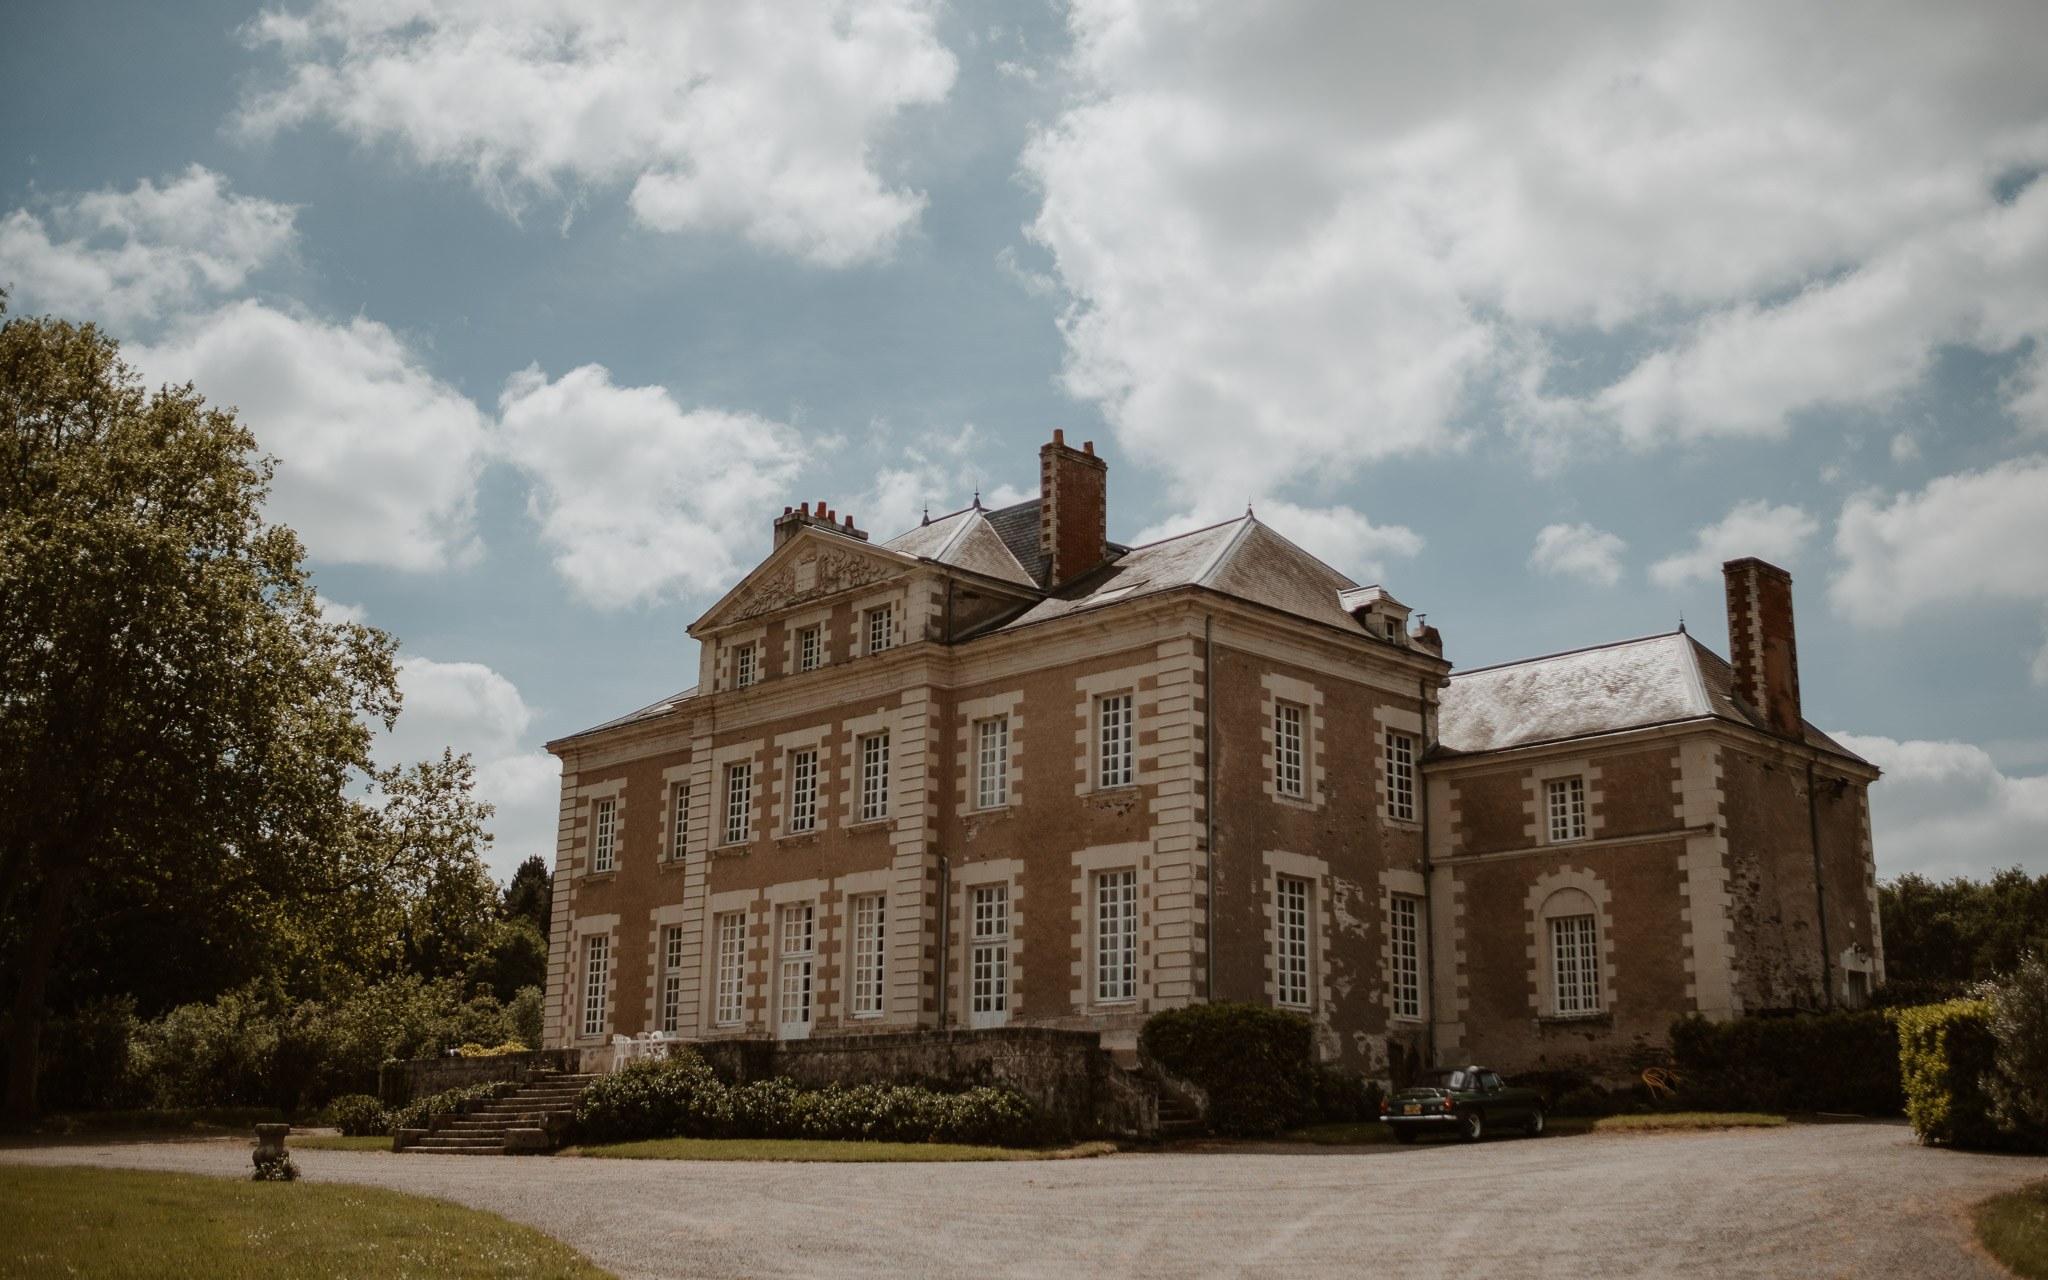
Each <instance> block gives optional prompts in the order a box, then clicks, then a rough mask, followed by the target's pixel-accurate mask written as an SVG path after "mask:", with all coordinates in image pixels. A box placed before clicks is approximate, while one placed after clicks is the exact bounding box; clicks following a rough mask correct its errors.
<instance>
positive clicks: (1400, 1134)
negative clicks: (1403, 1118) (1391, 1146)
mask: <svg viewBox="0 0 2048 1280" xmlns="http://www.w3.org/2000/svg"><path fill="white" fill-rule="evenodd" d="M1394 1141H1396V1142H1398V1143H1401V1144H1402V1145H1404V1146H1405V1145H1407V1144H1408V1143H1410V1142H1413V1141H1415V1130H1413V1129H1396V1130H1394Z"/></svg>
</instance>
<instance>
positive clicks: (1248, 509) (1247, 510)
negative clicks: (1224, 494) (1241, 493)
mask: <svg viewBox="0 0 2048 1280" xmlns="http://www.w3.org/2000/svg"><path fill="white" fill-rule="evenodd" d="M1244 514H1245V516H1246V518H1247V519H1251V518H1253V517H1252V500H1251V499H1250V498H1246V499H1245V500H1244Z"/></svg>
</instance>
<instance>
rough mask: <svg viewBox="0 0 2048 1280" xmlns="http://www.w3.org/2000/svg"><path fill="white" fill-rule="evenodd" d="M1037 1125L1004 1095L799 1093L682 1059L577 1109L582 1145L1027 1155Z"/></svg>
mask: <svg viewBox="0 0 2048 1280" xmlns="http://www.w3.org/2000/svg"><path fill="white" fill-rule="evenodd" d="M1038 1129H1039V1125H1038V1117H1037V1115H1036V1113H1035V1112H1034V1111H1033V1110H1032V1107H1031V1104H1030V1102H1029V1101H1027V1100H1026V1099H1025V1098H1024V1097H1023V1096H1022V1095H1020V1094H1018V1093H1015V1092H1013V1091H1011V1090H1009V1089H990V1088H975V1089H969V1090H967V1091H965V1092H963V1093H939V1092H937V1091H935V1090H932V1089H927V1088H923V1087H921V1086H918V1085H901V1084H863V1085H855V1086H853V1087H851V1088H843V1087H841V1086H839V1085H827V1086H826V1087H824V1088H823V1089H804V1088H801V1087H799V1086H798V1085H797V1084H796V1083H795V1082H794V1081H791V1080H788V1079H785V1078H782V1077H777V1078H775V1079H771V1080H756V1081H754V1082H752V1083H750V1084H744V1085H727V1084H725V1083H723V1082H722V1081H720V1080H719V1079H718V1077H717V1075H716V1074H714V1073H713V1072H712V1070H711V1068H710V1067H709V1066H708V1065H706V1064H705V1062H704V1060H703V1059H702V1058H701V1057H699V1056H698V1055H697V1054H696V1053H694V1052H691V1051H690V1050H687V1049H685V1050H682V1051H679V1052H677V1053H675V1054H674V1055H673V1056H672V1057H670V1058H668V1059H666V1060H662V1059H653V1060H643V1061H639V1062H632V1063H628V1064H627V1065H626V1066H624V1067H621V1068H620V1069H619V1070H617V1071H614V1072H612V1073H611V1074H609V1075H606V1076H602V1077H600V1078H599V1079H597V1080H594V1081H592V1082H591V1083H590V1085H589V1087H587V1088H585V1089H584V1091H583V1093H582V1095H581V1096H580V1097H579V1098H578V1099H577V1102H576V1131H577V1138H578V1140H579V1141H582V1142H591V1143H597V1142H633V1141H638V1140H640V1139H643V1138H814V1139H823V1140H828V1141H850V1142H959V1143H969V1144H974V1145H981V1146H1024V1145H1027V1144H1029V1143H1030V1142H1032V1141H1033V1140H1034V1139H1035V1138H1036V1137H1037V1136H1038Z"/></svg>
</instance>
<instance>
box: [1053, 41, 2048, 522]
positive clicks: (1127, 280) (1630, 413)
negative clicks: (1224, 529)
mask: <svg viewBox="0 0 2048 1280" xmlns="http://www.w3.org/2000/svg"><path fill="white" fill-rule="evenodd" d="M1069 14H1070V18H1069V22H1070V26H1071V28H1072V31H1073V35H1074V40H1075V52H1074V55H1073V59H1072V66H1071V68H1070V70H1071V72H1072V74H1073V75H1074V76H1075V77H1076V79H1077V82H1078V84H1079V85H1080V91H1079V92H1077V94H1076V95H1075V97H1074V99H1073V101H1072V104H1071V105H1070V106H1069V107H1068V109H1067V110H1066V111H1065V113H1064V114H1063V115H1061V116H1060V117H1059V118H1058V119H1056V120H1055V121H1053V122H1051V123H1050V124H1048V125H1047V126H1045V127H1044V128H1043V129H1042V130H1041V131H1040V132H1039V133H1038V134H1037V135H1036V137H1035V138H1034V139H1033V141H1032V142H1031V144H1030V146H1029V147H1028V148H1027V150H1026V153H1025V156H1024V161H1023V167H1024V170H1025V172H1026V174H1027V175H1028V176H1029V177H1030V178H1032V179H1033V180H1034V181H1035V182H1036V183H1037V184H1038V186H1039V187H1040V189H1041V191H1042V193H1043V203H1042V206H1041V210H1040V213H1039V215H1038V217H1037V219H1036V221H1035V222H1034V223H1033V224H1032V227H1031V229H1030V230H1031V235H1032V236H1033V238H1034V239H1035V240H1036V241H1037V242H1038V243H1040V244H1041V245H1043V246H1044V247H1045V248H1046V249H1047V250H1048V251H1049V252H1050V253H1051V254H1052V256H1053V258H1054V261H1055V264H1056V269H1057V273H1058V276H1059V279H1060V281H1061V283H1062V285H1063V286H1064V287H1065V288H1066V289H1067V290H1068V291H1069V292H1070V293H1071V294H1072V295H1073V297H1074V298H1075V299H1076V301H1075V304H1074V306H1073V307H1072V309H1071V310H1070V311H1069V312H1068V313H1067V315H1066V317H1065V320H1064V332H1065V335H1066V339H1067V344H1068V366H1067V372H1066V378H1067V385H1068V386H1069V388H1070V389H1071V390H1072V391H1073V392H1074V393H1076V394H1078V395H1082V396H1086V397H1090V398H1093V399H1097V400H1099V401H1100V402H1101V403H1102V404H1103V406H1104V409H1105V411H1106V412H1107V414H1108V415H1109V417H1110V420H1111V422H1112V423H1113V424H1114V425H1115V426H1116V428H1117V430H1118V431H1119V433H1120V436H1121V439H1122V442H1123V445H1124V447H1125V448H1126V450H1127V451H1128V452H1130V453H1131V454H1133V455H1134V456H1135V457H1137V458H1138V459H1139V460H1141V461H1145V462H1149V463H1153V464H1155V465H1158V466H1161V467H1163V468H1164V469H1165V470H1166V471H1167V473H1168V474H1169V476H1171V477H1172V478H1173V480H1174V481H1175V482H1176V484H1177V486H1178V488H1179V489H1180V490H1181V491H1182V492H1183V493H1184V494H1185V495H1188V496H1190V497H1196V496H1199V497H1201V498H1203V499H1209V498H1221V497H1224V496H1227V495H1220V494H1217V493H1216V492H1215V491H1216V490H1217V489H1219V488H1220V487H1222V486H1224V485H1228V486H1229V487H1231V488H1234V489H1236V490H1238V491H1239V492H1240V493H1242V492H1243V491H1244V490H1245V489H1246V488H1250V489H1252V490H1253V491H1255V492H1265V491H1271V490H1272V489H1273V488H1275V487H1276V486H1279V485H1283V484H1286V483H1301V482H1303V481H1305V480H1307V479H1310V478H1314V479H1322V478H1325V477H1328V476H1333V475H1334V476H1338V477H1341V475H1342V474H1343V473H1345V472H1346V471H1348V470H1350V469H1353V468H1355V467H1356V466H1358V465H1359V464H1360V463H1362V462H1365V461H1368V460H1371V459H1374V458H1378V457H1382V456H1386V455H1389V454H1397V453H1414V452H1421V451H1428V450H1432V449H1441V448H1446V447H1454V446H1455V445H1456V444H1457V441H1458V437H1457V435H1456V432H1457V429H1458V426H1459V424H1460V423H1461V422H1462V421H1465V420H1466V419H1465V418H1464V417H1463V416H1462V415H1465V414H1466V412H1467V411H1468V410H1470V409H1473V408H1475V407H1476V408H1486V409H1491V408H1492V407H1494V406H1495V405H1496V404H1498V405H1499V406H1500V407H1502V408H1503V409H1504V410H1505V412H1506V413H1507V414H1508V416H1509V418H1510V420H1511V421H1512V422H1513V424H1514V425H1515V429H1517V430H1518V431H1521V432H1524V433H1525V434H1527V435H1528V436H1529V438H1530V439H1531V440H1532V442H1533V441H1534V440H1536V439H1537V438H1538V437H1543V438H1547V439H1550V440H1554V441H1559V442H1562V443H1561V444H1560V445H1558V446H1557V447H1561V448H1565V449H1569V448H1570V447H1572V442H1574V441H1577V440H1580V439H1581V438H1582V437H1583V434H1584V433H1585V432H1588V431H1591V432H1594V433H1597V434H1599V435H1601V436H1603V437H1612V436H1617V435H1618V436H1621V437H1623V438H1626V439H1629V440H1631V441H1633V442H1634V443H1637V444H1642V445H1648V444H1651V443H1654V442H1656V441H1660V440H1665V439H1669V438H1673V437H1684V436H1696V435H1700V434H1718V433H1758V432H1772V433H1775V432H1782V431H1784V430H1785V429H1786V428H1787V419H1788V415H1792V414H1794V413H1796V412H1797V411H1798V410H1799V409H1801V408H1802V407H1805V406H1808V405H1812V404H1818V403H1825V402H1839V403H1859V404H1871V403H1882V402H1883V401H1884V400H1886V399H1887V398H1888V397H1891V396H1894V395H1896V394H1898V393H1899V392H1900V391H1901V390H1903V389H1906V388H1908V387H1910V386H1913V385H1915V384H1916V383H1917V381H1918V380H1919V379H1920V378H1921V377H1922V375H1923V373H1924V371H1925V369H1926V367H1927V365H1928V362H1929V359H1930V355H1931V353H1932V352H1933V351H1935V350H1936V349H1937V348H1938V347H1939V346H1940V345H1941V344H1944V343H1965V344H1972V345H1976V346H1979V347H1982V348H1984V349H1987V350H1997V351H2007V350H2015V349H2018V347H2019V344H2021V343H2023V342H2025V341H2026V340H2028V339H2029V338H2033V339H2037V340H2041V339H2048V181H2036V182H2034V183H2033V184H2032V185H2031V186H2029V187H2027V188H2025V189H2024V190H2023V191H2021V192H2020V193H2019V194H2018V195H2017V196H2016V197H2013V198H2010V199H2009V200H2008V201H2007V202H2005V203H2000V202H1999V200H1998V198H1997V197H1996V195H1995V194H1994V187H1995V186H1996V180H1997V179H1999V178H2000V177H2001V176H2003V175H2006V174H2009V173H2011V172H2014V171H2023V170H2027V169H2034V168H2040V167H2042V166H2043V165H2044V164H2048V78H2043V77H2042V76H2040V75H2039V74H2038V67H2037V66H2036V65H2035V64H2036V63H2037V61H2038V58H2037V55H2036V53H2035V51H2036V50H2037V49H2039V48H2040V47H2041V46H2042V44H2043V43H2044V41H2048V10H2040V9H2025V8H2014V7H2011V6H2003V5H1994V4H1990V3H1982V4H1967V3H1966V4H1959V5H1950V6H1942V7H1940V8H1939V9H1930V8H1927V7H1925V6H1914V5H1906V4H1894V5H1887V6H1880V7H1878V8H1875V9H1870V10H1867V11H1865V12H1864V13H1862V14H1860V15H1859V21H1858V22H1857V23H1855V24H1853V26H1846V27H1845V26H1844V24H1842V23H1841V22H1840V21H1839V20H1838V19H1837V18H1836V17H1835V16H1834V15H1831V14H1829V13H1826V12H1823V11H1820V10H1813V9H1802V8H1799V7H1796V6H1792V7H1788V6H1783V5H1771V4H1766V3H1762V0H1752V2H1750V3H1737V4H1727V5H1714V6H1697V5H1683V4H1677V3H1668V4H1633V3H1631V4H1621V3H1614V4H1596V5H1590V6H1579V7H1576V8H1572V9H1569V10H1559V9H1556V8H1555V7H1551V8H1543V9H1531V8H1529V7H1527V6H1519V5H1511V4H1493V5H1484V6H1481V7H1480V8H1479V9H1477V10H1475V9H1474V8H1472V7H1471V6H1462V7H1444V6H1438V7H1435V8H1423V9H1414V10H1390V9H1387V8H1385V7H1383V6H1368V5H1357V4H1352V3H1348V2H1346V0H1322V2H1320V3H1316V2H1305V3H1301V4H1297V5H1292V6H1288V7H1286V8H1284V9H1281V10H1277V11H1276V10H1272V9H1270V8H1265V7H1255V6H1244V5H1237V4H1230V3H1227V2H1226V0H1209V2H1206V3H1204V2H1202V0H1189V2H1188V3H1182V4H1176V5H1167V6H1151V5H1137V4H1132V3H1128V0H1076V2H1075V3H1074V4H1073V5H1072V6H1071V7H1070V10H1069ZM1588 344H1591V345H1593V346H1595V347H1600V348H1602V349H1604V350H1607V351H1619V350H1627V351H1630V352H1633V353H1637V354H1634V355H1633V356H1632V357H1631V361H1632V363H1631V364H1630V365H1628V366H1626V367H1624V368H1623V369H1622V370H1621V371H1620V372H1618V373H1613V374H1597V373H1591V372H1587V371H1585V370H1582V369H1581V368H1580V367H1578V366H1577V365H1575V364H1574V363H1573V361H1572V360H1571V359H1570V358H1569V354H1570V353H1571V352H1574V351H1576V350H1578V349H1580V348H1582V347H1584V346H1586V345H1588ZM2030 387H2032V388H2036V389H2038V388H2037V384H2035V383H2032V382H2025V381H2024V380H2022V381H2020V382H2016V383H2015V386H2014V387H2013V388H2012V389H2011V394H2013V395H2014V396H2015V400H2014V405H2015V411H2019V410H2020V409H2022V408H2024V405H2025V404H2031V403H2033V402H2032V401H2030V400H2025V397H2026V396H2027V395H2029V394H2032V392H2029V390H2028V388H2030ZM2042 416H2043V417H2044V418H2048V413H2044V414H2043V415H2042Z"/></svg>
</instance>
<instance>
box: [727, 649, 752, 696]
mask: <svg viewBox="0 0 2048 1280" xmlns="http://www.w3.org/2000/svg"><path fill="white" fill-rule="evenodd" d="M758 661H759V654H758V652H757V651H756V650H755V648H754V646H753V645H750V644H743V645H741V646H740V647H739V648H737V649H734V650H733V651H732V683H733V687H734V688H738V689H744V688H746V687H747V686H748V685H750V684H752V683H754V678H755V676H756V675H758V674H759V669H758V667H757V666H756V663H757V662H758Z"/></svg>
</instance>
